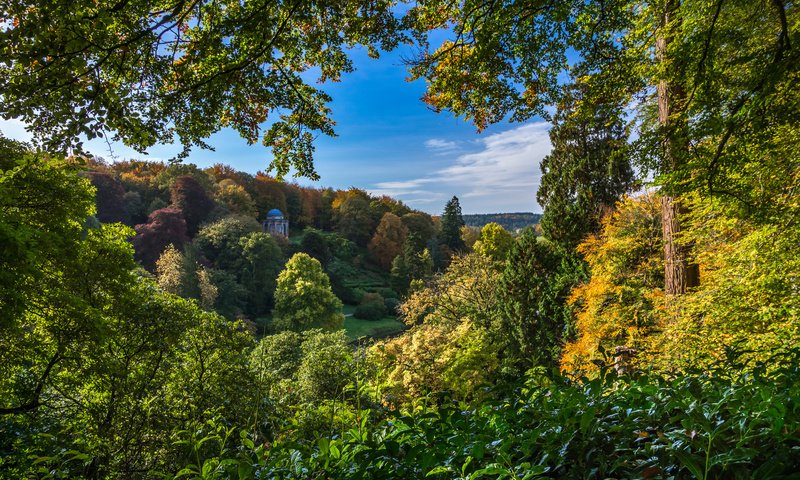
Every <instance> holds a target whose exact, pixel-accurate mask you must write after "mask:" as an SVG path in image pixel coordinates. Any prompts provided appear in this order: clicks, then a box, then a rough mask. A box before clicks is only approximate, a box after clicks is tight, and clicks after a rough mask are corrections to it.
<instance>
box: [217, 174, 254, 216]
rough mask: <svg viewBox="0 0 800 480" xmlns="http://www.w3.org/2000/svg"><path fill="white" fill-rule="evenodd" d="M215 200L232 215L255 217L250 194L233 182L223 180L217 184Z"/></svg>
mask: <svg viewBox="0 0 800 480" xmlns="http://www.w3.org/2000/svg"><path fill="white" fill-rule="evenodd" d="M216 200H217V201H218V202H219V203H221V204H222V205H225V207H226V208H227V209H228V211H229V212H231V213H232V214H234V215H242V216H245V217H255V216H256V207H255V204H254V203H253V199H252V198H250V194H249V193H247V191H246V190H245V189H244V187H242V186H241V185H239V184H237V183H236V182H234V181H233V180H230V179H224V180H222V181H221V182H219V185H218V186H217V195H216Z"/></svg>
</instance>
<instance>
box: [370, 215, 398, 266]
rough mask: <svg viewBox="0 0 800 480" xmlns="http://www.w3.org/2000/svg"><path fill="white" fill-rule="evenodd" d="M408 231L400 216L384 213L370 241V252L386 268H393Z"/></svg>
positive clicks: (377, 262)
mask: <svg viewBox="0 0 800 480" xmlns="http://www.w3.org/2000/svg"><path fill="white" fill-rule="evenodd" d="M407 233H408V230H407V229H406V227H405V225H403V222H402V221H401V220H400V217H398V216H397V215H395V214H393V213H391V212H386V213H385V214H383V218H381V223H380V224H378V229H377V230H376V231H375V235H374V236H373V237H372V240H371V241H370V242H369V253H370V255H371V256H372V259H373V261H374V262H375V263H376V264H378V265H379V266H380V267H381V268H383V269H384V270H386V271H389V270H391V268H392V261H393V260H394V258H395V257H396V256H398V255H400V254H401V253H402V252H403V244H404V243H405V241H406V235H407Z"/></svg>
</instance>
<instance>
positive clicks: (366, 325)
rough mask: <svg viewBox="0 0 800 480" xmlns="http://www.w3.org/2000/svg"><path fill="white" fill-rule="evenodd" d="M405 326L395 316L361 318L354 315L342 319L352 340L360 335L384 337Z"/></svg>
mask: <svg viewBox="0 0 800 480" xmlns="http://www.w3.org/2000/svg"><path fill="white" fill-rule="evenodd" d="M345 308H346V307H345ZM405 328H406V326H405V324H403V322H401V321H400V320H398V319H397V318H395V317H383V318H381V319H380V320H361V319H359V318H355V317H347V318H345V319H344V329H345V331H347V336H348V337H349V338H351V339H353V340H355V339H357V338H361V337H375V338H380V337H386V336H388V335H391V334H393V333H397V332H399V331H401V330H403V329H405Z"/></svg>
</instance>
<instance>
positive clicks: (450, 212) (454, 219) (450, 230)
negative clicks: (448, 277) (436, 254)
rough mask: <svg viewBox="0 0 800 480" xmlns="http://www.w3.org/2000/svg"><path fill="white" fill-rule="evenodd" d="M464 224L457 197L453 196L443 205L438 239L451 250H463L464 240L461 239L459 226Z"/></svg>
mask: <svg viewBox="0 0 800 480" xmlns="http://www.w3.org/2000/svg"><path fill="white" fill-rule="evenodd" d="M464 225H465V224H464V219H463V218H462V217H461V204H459V203H458V197H456V196H453V198H451V199H450V201H448V202H447V205H445V206H444V214H443V215H442V225H441V230H442V233H441V235H440V236H439V241H440V242H441V243H442V244H443V245H445V246H447V247H448V248H449V249H450V250H451V251H453V252H459V251H462V250H464V248H465V245H464V240H462V239H461V227H463V226H464Z"/></svg>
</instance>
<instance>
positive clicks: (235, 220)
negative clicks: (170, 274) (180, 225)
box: [194, 216, 261, 273]
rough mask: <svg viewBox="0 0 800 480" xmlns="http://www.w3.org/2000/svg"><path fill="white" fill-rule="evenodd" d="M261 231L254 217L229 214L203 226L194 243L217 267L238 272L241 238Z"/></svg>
mask: <svg viewBox="0 0 800 480" xmlns="http://www.w3.org/2000/svg"><path fill="white" fill-rule="evenodd" d="M260 231H261V225H260V224H259V223H258V222H257V221H256V220H255V219H254V218H252V217H238V216H229V217H225V218H223V219H221V220H218V221H216V222H214V223H212V224H210V225H206V226H205V227H203V229H202V230H200V232H199V233H198V234H197V236H196V237H195V238H194V245H195V247H197V251H198V254H199V255H202V256H203V257H205V259H206V260H208V261H210V262H211V263H212V264H213V265H214V266H215V267H216V268H219V269H222V270H227V271H230V272H234V273H236V272H237V269H238V267H239V266H240V265H239V261H240V259H241V248H240V245H239V241H240V239H241V238H242V237H244V236H246V235H248V234H250V233H253V232H260Z"/></svg>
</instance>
